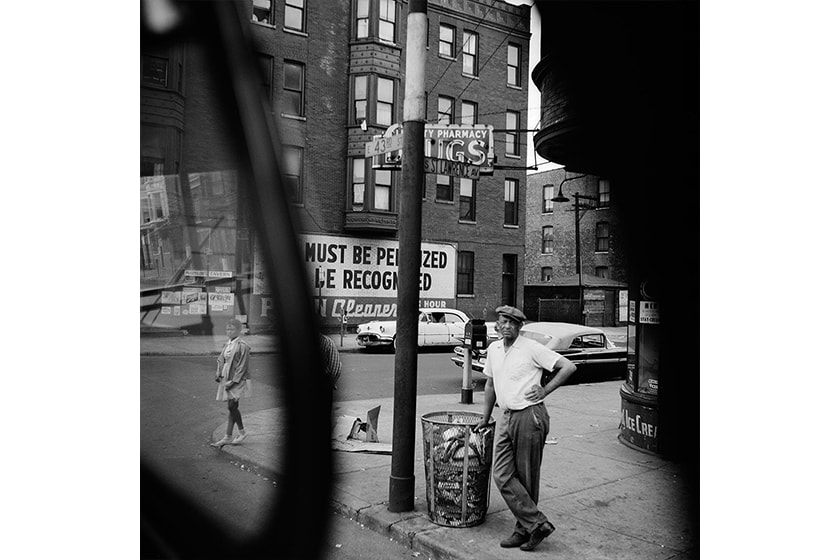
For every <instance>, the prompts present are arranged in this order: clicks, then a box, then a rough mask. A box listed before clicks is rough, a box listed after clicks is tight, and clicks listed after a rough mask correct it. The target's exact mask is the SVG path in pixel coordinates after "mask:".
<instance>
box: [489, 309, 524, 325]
mask: <svg viewBox="0 0 840 560" xmlns="http://www.w3.org/2000/svg"><path fill="white" fill-rule="evenodd" d="M496 313H497V314H498V315H504V316H505V317H507V318H509V319H512V320H514V321H516V322H517V323H519V324H522V323H524V322H525V314H524V313H522V312H521V311H520V310H518V309H517V308H515V307H511V306H510V305H502V306H500V307H497V308H496Z"/></svg>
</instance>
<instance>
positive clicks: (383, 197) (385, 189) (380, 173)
mask: <svg viewBox="0 0 840 560" xmlns="http://www.w3.org/2000/svg"><path fill="white" fill-rule="evenodd" d="M373 179H374V185H373V209H374V210H385V211H390V210H391V190H392V189H391V187H392V185H393V180H394V177H393V173H392V172H391V171H388V170H382V169H375V170H374V173H373Z"/></svg>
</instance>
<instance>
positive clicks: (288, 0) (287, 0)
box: [283, 0, 306, 33]
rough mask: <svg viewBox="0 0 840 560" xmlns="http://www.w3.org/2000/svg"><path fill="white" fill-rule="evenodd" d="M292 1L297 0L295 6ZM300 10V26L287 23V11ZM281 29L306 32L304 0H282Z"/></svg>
mask: <svg viewBox="0 0 840 560" xmlns="http://www.w3.org/2000/svg"><path fill="white" fill-rule="evenodd" d="M293 2H299V3H300V5H299V6H296V5H294V4H293ZM290 10H291V11H294V12H300V28H297V27H292V26H290V25H289V11H290ZM283 29H284V30H287V31H296V32H298V33H306V0H284V2H283Z"/></svg>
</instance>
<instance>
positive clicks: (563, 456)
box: [141, 333, 700, 560]
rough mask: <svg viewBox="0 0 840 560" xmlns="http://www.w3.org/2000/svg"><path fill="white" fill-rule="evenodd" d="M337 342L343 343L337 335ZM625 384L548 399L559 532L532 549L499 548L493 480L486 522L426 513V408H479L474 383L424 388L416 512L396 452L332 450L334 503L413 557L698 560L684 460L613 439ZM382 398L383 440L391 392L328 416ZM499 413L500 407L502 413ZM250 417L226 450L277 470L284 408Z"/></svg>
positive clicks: (183, 346) (155, 342)
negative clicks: (402, 508) (395, 504)
mask: <svg viewBox="0 0 840 560" xmlns="http://www.w3.org/2000/svg"><path fill="white" fill-rule="evenodd" d="M608 334H610V333H608ZM618 334H621V333H618ZM144 338H147V339H146V340H142V339H141V353H143V354H146V355H163V354H170V355H185V354H192V355H201V354H215V353H216V352H218V349H219V348H221V346H222V345H223V343H224V337H223V336H219V337H189V336H185V337H161V338H156V337H155V338H152V337H144ZM610 338H613V336H612V335H610ZM187 339H189V340H187ZM335 340H336V344H337V345H338V344H339V342H340V341H339V340H338V335H335ZM614 340H615V339H614ZM248 342H249V343H250V344H251V346H252V348H253V349H254V351H255V352H271V351H276V347H275V346H274V344H273V343H272V340H271V337H269V336H260V335H249V336H248ZM357 349H358V346H356V345H355V339H353V338H350V337H348V336H346V335H345V338H344V346H343V347H340V350H341V351H345V352H348V351H357ZM621 383H622V382H621V381H609V382H602V383H594V384H581V385H569V386H564V387H561V388H560V389H558V390H557V391H556V392H555V393H553V394H552V395H551V396H550V397H549V398H548V399H547V400H546V406H547V408H548V411H549V414H550V415H551V431H550V433H549V436H548V445H546V447H545V452H544V459H543V466H542V482H541V490H540V508H541V509H542V510H543V512H544V513H545V514H546V515H547V516H548V518H549V519H550V520H551V522H552V523H553V524H554V525H555V527H556V528H557V530H556V531H555V532H554V533H553V534H552V535H551V536H549V537H548V538H547V539H546V540H545V541H543V542H542V543H541V544H540V545H539V546H538V547H537V549H536V550H535V551H533V552H531V553H530V555H531V556H528V553H525V552H522V551H520V550H519V549H516V548H514V549H503V548H501V547H500V546H499V541H501V540H502V539H504V538H505V537H507V536H508V535H510V533H511V531H512V529H513V525H514V518H513V516H512V515H511V514H510V511H509V510H508V509H507V506H506V505H505V503H504V501H503V500H502V498H501V496H500V494H499V491H498V489H497V488H496V486H495V483H492V482H491V486H490V505H489V508H488V510H487V516H486V519H485V521H484V523H483V524H481V525H478V526H475V527H469V528H453V527H444V526H440V525H436V524H434V523H432V522H431V521H430V520H429V517H428V509H427V504H426V479H425V466H424V456H423V437H422V428H421V421H420V417H421V416H422V415H424V414H426V413H428V412H439V411H450V410H467V411H473V412H480V411H481V408H482V404H481V403H482V402H483V400H484V395H483V392H480V391H476V392H475V394H474V396H473V401H474V403H475V404H472V405H465V404H460V402H459V401H460V395H430V396H419V397H417V421H416V431H415V440H414V443H415V450H414V477H415V494H414V495H415V503H414V509H413V511H410V512H405V513H392V512H389V511H388V499H389V496H388V494H389V481H390V475H391V456H390V455H385V454H372V453H362V452H346V451H333V458H334V477H333V481H332V485H333V497H332V500H333V507H334V509H335V510H336V511H338V512H339V513H341V514H343V515H347V516H348V517H351V518H353V519H354V520H356V521H358V522H359V523H361V524H362V525H364V527H365V528H367V529H371V530H374V531H376V532H378V533H380V534H382V535H384V536H386V537H389V538H391V539H393V540H395V541H397V542H399V543H401V544H403V545H404V546H406V547H408V548H410V549H411V550H413V551H415V552H416V553H418V554H419V556H418V558H434V559H447V560H473V559H476V558H481V559H482V560H485V559H491V560H492V559H513V558H526V557H532V558H552V559H554V558H574V559H576V560H595V559H603V560H622V559H627V560H629V559H633V560H656V559H661V560H665V559H675V560H694V559H698V558H699V557H700V552H699V549H700V535H699V510H698V507H699V496H697V494H696V493H697V492H698V491H699V481H697V480H692V479H690V478H688V477H687V475H686V474H685V472H684V470H683V469H682V468H681V466H680V465H678V464H675V463H672V462H669V461H666V460H664V459H662V458H660V457H657V456H655V455H650V454H647V453H644V452H642V451H639V450H636V449H634V448H631V447H628V446H626V445H624V444H622V443H621V442H620V441H619V440H618V433H619V430H618V426H619V422H620V413H621V399H620V397H619V387H620V386H621ZM375 406H381V411H380V415H379V438H380V441H381V442H383V443H391V437H392V431H393V414H394V410H393V399H374V400H360V401H352V402H337V403H334V405H333V410H334V413H333V417H334V419H335V418H338V417H339V416H343V415H347V416H354V417H358V418H361V419H363V420H364V419H365V414H366V412H367V411H368V410H369V409H371V408H373V407H375ZM246 410H247V408H246ZM498 415H499V413H498V412H497V413H496V414H494V416H495V417H496V418H497V420H498ZM244 423H245V426H246V428H247V430H248V439H246V440H245V442H243V443H242V444H241V445H236V446H233V445H227V446H225V447H223V448H222V450H221V452H222V453H227V454H229V455H230V456H231V457H232V458H234V459H236V460H237V461H239V462H241V463H242V464H244V465H249V466H252V467H254V468H256V469H258V470H262V471H263V472H271V473H277V472H278V468H279V467H280V465H281V463H282V461H281V458H282V457H281V456H280V453H282V449H283V446H282V426H283V424H284V422H283V418H282V415H281V412H280V409H268V410H261V411H257V412H253V413H247V412H246V414H245V415H244ZM224 429H225V426H224V425H220V426H218V427H217V428H216V429H215V430H214V433H213V436H212V437H213V441H215V440H217V439H219V438H221V437H222V436H223V435H224Z"/></svg>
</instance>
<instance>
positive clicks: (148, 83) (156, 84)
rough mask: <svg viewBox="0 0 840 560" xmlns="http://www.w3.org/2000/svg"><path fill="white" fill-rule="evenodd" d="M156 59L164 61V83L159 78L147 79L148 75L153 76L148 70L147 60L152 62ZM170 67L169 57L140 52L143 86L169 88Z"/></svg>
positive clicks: (141, 81)
mask: <svg viewBox="0 0 840 560" xmlns="http://www.w3.org/2000/svg"><path fill="white" fill-rule="evenodd" d="M153 59H154V60H158V61H163V73H164V76H163V83H160V81H158V80H154V79H152V80H147V79H146V77H147V76H151V73H148V74H147V72H146V68H147V64H146V63H147V62H152V61H153ZM170 74H171V72H170V68H169V57H166V56H160V55H157V54H146V53H141V54H140V83H141V84H142V85H143V86H151V87H158V88H164V89H169V78H170Z"/></svg>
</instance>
